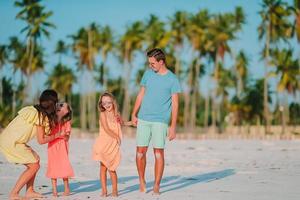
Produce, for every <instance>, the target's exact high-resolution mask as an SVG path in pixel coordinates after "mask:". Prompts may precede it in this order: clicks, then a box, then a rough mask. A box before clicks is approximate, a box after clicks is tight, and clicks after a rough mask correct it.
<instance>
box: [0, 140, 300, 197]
mask: <svg viewBox="0 0 300 200" xmlns="http://www.w3.org/2000/svg"><path fill="white" fill-rule="evenodd" d="M93 143H94V139H93V138H78V137H74V138H71V139H70V160H71V163H72V166H73V168H74V171H75V177H74V178H72V179H71V180H70V186H71V190H72V195H70V196H68V197H63V196H61V195H60V196H59V197H58V198H53V197H52V193H51V181H50V180H49V179H47V178H46V176H45V172H46V164H47V145H39V144H37V142H36V141H32V142H31V143H30V145H31V146H32V148H33V149H34V150H36V151H37V152H39V155H40V157H41V161H40V164H41V169H40V171H39V172H38V175H37V178H36V182H35V188H36V189H37V191H39V192H41V193H43V194H44V195H45V197H46V198H47V199H74V200H75V199H78V200H80V199H105V198H101V197H100V182H99V163H97V162H95V161H93V160H92V158H91V151H92V146H93ZM299 155H300V140H241V139H233V140H192V139H185V140H175V141H173V142H167V145H166V150H165V171H164V176H163V180H162V183H161V195H159V196H157V195H153V194H152V192H151V189H152V186H153V179H154V175H153V171H154V157H153V151H152V148H149V150H148V153H147V164H148V165H147V168H146V180H147V193H146V194H142V193H140V192H139V185H138V176H137V171H136V165H135V140H134V139H133V138H126V137H125V138H124V140H123V142H122V161H121V164H120V166H119V169H118V170H117V173H118V178H119V184H118V187H119V197H118V198H112V197H110V196H109V197H107V199H122V200H131V199H141V200H148V199H171V200H185V199H187V200H192V199H193V200H194V199H195V200H196V199H197V200H198V199H205V200H241V199H243V200H283V199H286V200H299V199H300V190H299V184H300V156H299ZM23 170H24V166H22V165H14V164H10V163H8V162H7V161H6V160H5V158H4V157H3V155H2V154H0V184H1V187H0V199H1V200H3V199H7V198H8V193H9V191H10V189H11V188H12V187H13V185H14V183H15V181H16V179H17V177H18V176H19V175H20V173H21V172H22V171H23ZM108 186H109V187H108V191H109V195H110V192H111V185H110V182H108ZM58 190H59V193H60V194H62V192H63V183H62V180H59V181H58ZM21 194H22V195H24V190H23V191H22V193H21Z"/></svg>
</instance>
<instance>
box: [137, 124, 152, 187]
mask: <svg viewBox="0 0 300 200" xmlns="http://www.w3.org/2000/svg"><path fill="white" fill-rule="evenodd" d="M150 128H151V126H150V124H149V122H146V121H143V120H139V121H138V124H137V131H136V144H137V147H136V167H137V170H138V174H139V181H140V192H146V181H145V170H146V153H147V150H148V145H149V142H150V139H151V129H150Z"/></svg>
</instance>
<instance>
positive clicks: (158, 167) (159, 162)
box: [153, 148, 165, 194]
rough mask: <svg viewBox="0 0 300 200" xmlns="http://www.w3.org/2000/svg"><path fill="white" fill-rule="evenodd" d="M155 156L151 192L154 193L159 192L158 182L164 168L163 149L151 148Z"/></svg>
mask: <svg viewBox="0 0 300 200" xmlns="http://www.w3.org/2000/svg"><path fill="white" fill-rule="evenodd" d="M153 151H154V156H155V167H154V175H155V179H154V186H153V192H154V193H155V194H159V189H160V182H161V178H162V176H163V173H164V168H165V157H164V149H156V148H154V149H153Z"/></svg>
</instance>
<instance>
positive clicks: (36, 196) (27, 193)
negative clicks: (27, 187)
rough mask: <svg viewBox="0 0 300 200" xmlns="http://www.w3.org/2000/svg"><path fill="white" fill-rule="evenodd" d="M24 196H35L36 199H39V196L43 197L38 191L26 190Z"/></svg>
mask: <svg viewBox="0 0 300 200" xmlns="http://www.w3.org/2000/svg"><path fill="white" fill-rule="evenodd" d="M25 197H26V198H37V199H40V198H43V197H44V196H43V195H42V194H40V193H38V192H35V191H30V192H29V191H27V192H26V195H25Z"/></svg>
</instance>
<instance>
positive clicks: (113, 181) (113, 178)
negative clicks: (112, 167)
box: [109, 171, 118, 197]
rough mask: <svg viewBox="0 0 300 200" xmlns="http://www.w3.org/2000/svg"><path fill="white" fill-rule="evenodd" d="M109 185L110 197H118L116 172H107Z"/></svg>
mask: <svg viewBox="0 0 300 200" xmlns="http://www.w3.org/2000/svg"><path fill="white" fill-rule="evenodd" d="M109 174H110V179H111V184H112V196H113V197H117V196H118V176H117V172H116V171H109Z"/></svg>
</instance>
